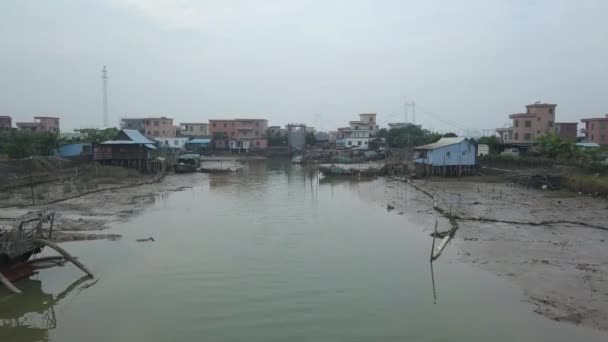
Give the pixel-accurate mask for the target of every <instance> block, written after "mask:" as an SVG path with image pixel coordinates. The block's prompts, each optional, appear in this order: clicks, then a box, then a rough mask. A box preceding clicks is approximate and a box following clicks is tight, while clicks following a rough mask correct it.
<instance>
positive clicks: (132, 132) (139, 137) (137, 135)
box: [122, 129, 154, 144]
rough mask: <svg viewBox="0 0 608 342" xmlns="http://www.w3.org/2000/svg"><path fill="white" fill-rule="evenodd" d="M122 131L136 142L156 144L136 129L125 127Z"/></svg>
mask: <svg viewBox="0 0 608 342" xmlns="http://www.w3.org/2000/svg"><path fill="white" fill-rule="evenodd" d="M122 132H124V133H125V134H126V135H127V137H129V140H131V141H133V142H135V143H136V144H154V142H153V141H150V140H149V139H148V138H146V137H144V135H143V134H141V132H140V131H138V130H136V129H123V130H122Z"/></svg>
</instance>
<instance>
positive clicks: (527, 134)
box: [524, 133, 532, 140]
mask: <svg viewBox="0 0 608 342" xmlns="http://www.w3.org/2000/svg"><path fill="white" fill-rule="evenodd" d="M524 140H532V134H530V133H525V134H524Z"/></svg>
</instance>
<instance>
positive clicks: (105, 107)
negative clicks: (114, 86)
mask: <svg viewBox="0 0 608 342" xmlns="http://www.w3.org/2000/svg"><path fill="white" fill-rule="evenodd" d="M101 82H102V86H103V90H102V91H103V94H102V95H103V100H102V101H103V103H102V106H103V126H104V128H107V127H109V125H110V123H109V118H108V69H107V68H106V66H105V65H104V66H103V69H101Z"/></svg>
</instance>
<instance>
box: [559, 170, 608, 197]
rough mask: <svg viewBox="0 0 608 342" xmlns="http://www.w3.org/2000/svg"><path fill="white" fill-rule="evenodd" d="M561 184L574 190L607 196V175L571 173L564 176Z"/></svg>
mask: <svg viewBox="0 0 608 342" xmlns="http://www.w3.org/2000/svg"><path fill="white" fill-rule="evenodd" d="M563 185H564V186H565V187H566V188H567V189H569V190H572V191H575V192H582V193H583V194H592V195H595V196H601V197H608V177H606V176H594V175H584V174H580V175H572V176H569V177H567V178H566V181H565V183H564V184H563Z"/></svg>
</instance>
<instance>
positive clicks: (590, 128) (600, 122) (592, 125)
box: [581, 114, 608, 145]
mask: <svg viewBox="0 0 608 342" xmlns="http://www.w3.org/2000/svg"><path fill="white" fill-rule="evenodd" d="M581 121H582V122H583V123H584V124H585V128H584V130H583V133H585V137H586V140H587V142H594V143H598V144H600V145H608V114H606V115H605V117H603V118H602V117H599V118H589V119H582V120H581Z"/></svg>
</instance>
